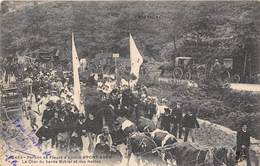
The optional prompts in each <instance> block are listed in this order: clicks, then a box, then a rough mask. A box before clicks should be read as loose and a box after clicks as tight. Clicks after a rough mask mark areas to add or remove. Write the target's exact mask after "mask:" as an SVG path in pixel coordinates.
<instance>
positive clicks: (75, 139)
mask: <svg viewBox="0 0 260 166" xmlns="http://www.w3.org/2000/svg"><path fill="white" fill-rule="evenodd" d="M86 125H87V124H86V119H85V116H84V114H83V113H80V114H79V119H78V120H77V121H76V125H75V128H74V131H73V132H72V135H71V143H75V144H76V146H77V147H79V149H80V150H82V149H83V141H82V136H83V135H86V128H87V126H86Z"/></svg>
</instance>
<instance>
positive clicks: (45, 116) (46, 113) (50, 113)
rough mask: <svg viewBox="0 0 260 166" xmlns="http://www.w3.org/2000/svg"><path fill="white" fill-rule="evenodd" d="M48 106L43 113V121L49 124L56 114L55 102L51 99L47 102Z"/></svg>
mask: <svg viewBox="0 0 260 166" xmlns="http://www.w3.org/2000/svg"><path fill="white" fill-rule="evenodd" d="M46 106H47V108H46V109H45V110H44V111H43V115H42V123H44V122H46V123H47V124H48V123H49V121H50V120H51V118H52V117H53V116H54V111H53V107H54V103H53V102H52V101H49V102H48V103H47V104H46Z"/></svg>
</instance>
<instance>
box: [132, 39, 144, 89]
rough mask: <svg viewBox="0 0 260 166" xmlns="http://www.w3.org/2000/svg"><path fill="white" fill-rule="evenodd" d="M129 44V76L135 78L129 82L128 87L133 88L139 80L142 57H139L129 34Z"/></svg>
mask: <svg viewBox="0 0 260 166" xmlns="http://www.w3.org/2000/svg"><path fill="white" fill-rule="evenodd" d="M129 43H130V61H131V71H130V74H131V75H134V76H135V77H136V79H135V80H131V82H130V87H134V86H135V85H136V84H137V82H138V79H139V71H140V67H141V65H142V63H143V57H142V56H141V54H140V52H139V51H138V48H137V47H136V44H135V41H134V39H133V38H132V35H131V34H130V38H129Z"/></svg>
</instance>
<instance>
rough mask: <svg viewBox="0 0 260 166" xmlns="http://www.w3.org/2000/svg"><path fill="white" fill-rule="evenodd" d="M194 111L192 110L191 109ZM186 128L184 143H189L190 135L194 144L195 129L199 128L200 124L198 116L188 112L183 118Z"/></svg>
mask: <svg viewBox="0 0 260 166" xmlns="http://www.w3.org/2000/svg"><path fill="white" fill-rule="evenodd" d="M190 109H192V108H190ZM183 127H184V129H185V130H184V142H187V140H188V136H189V134H190V135H191V139H192V142H194V141H195V140H194V137H193V129H194V128H196V127H197V128H199V123H198V121H197V118H196V115H195V114H194V113H192V112H191V111H190V110H188V112H187V114H186V115H185V116H184V118H183Z"/></svg>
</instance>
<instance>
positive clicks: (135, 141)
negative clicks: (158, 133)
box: [128, 132, 163, 165]
mask: <svg viewBox="0 0 260 166" xmlns="http://www.w3.org/2000/svg"><path fill="white" fill-rule="evenodd" d="M156 148H157V145H156V143H155V142H154V140H153V139H152V138H150V137H149V136H147V135H145V134H144V133H141V132H133V133H132V134H131V135H130V136H129V139H128V165H129V160H130V157H131V155H134V156H135V158H136V162H137V164H138V165H139V164H140V161H143V162H147V164H148V165H151V164H152V163H153V164H155V165H159V164H162V163H163V162H162V159H161V158H160V156H159V155H158V153H157V151H156V150H155V149H156Z"/></svg>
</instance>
